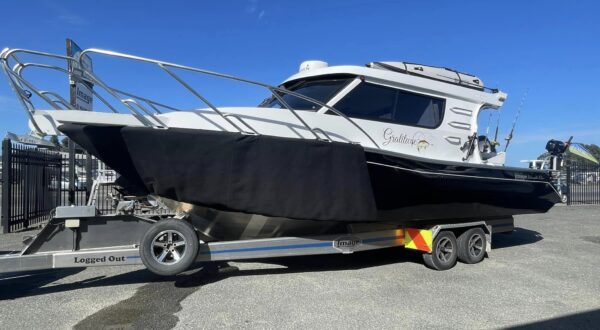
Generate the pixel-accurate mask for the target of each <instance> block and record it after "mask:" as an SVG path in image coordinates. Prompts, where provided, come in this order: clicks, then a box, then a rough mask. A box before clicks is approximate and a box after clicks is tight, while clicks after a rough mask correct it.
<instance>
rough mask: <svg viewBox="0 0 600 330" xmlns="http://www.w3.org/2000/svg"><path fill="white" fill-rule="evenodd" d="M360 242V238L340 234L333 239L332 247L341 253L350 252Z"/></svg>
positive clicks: (354, 249)
mask: <svg viewBox="0 0 600 330" xmlns="http://www.w3.org/2000/svg"><path fill="white" fill-rule="evenodd" d="M361 244H362V240H361V239H360V238H358V237H355V236H342V237H339V238H336V239H335V240H334V241H333V247H334V248H335V249H336V250H339V251H341V252H342V253H352V252H354V251H356V248H358V247H359V246H360V245H361Z"/></svg>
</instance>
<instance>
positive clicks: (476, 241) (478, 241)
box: [469, 234, 483, 257]
mask: <svg viewBox="0 0 600 330" xmlns="http://www.w3.org/2000/svg"><path fill="white" fill-rule="evenodd" d="M482 252H483V237H481V235H479V234H475V235H473V236H471V238H470V239H469V254H470V255H471V256H472V257H479V256H480V255H481V253H482Z"/></svg>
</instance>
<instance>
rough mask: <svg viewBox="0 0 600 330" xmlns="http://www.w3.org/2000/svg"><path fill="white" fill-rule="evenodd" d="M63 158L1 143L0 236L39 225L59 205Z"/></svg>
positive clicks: (4, 142) (22, 146)
mask: <svg viewBox="0 0 600 330" xmlns="http://www.w3.org/2000/svg"><path fill="white" fill-rule="evenodd" d="M61 167H62V157H61V156H60V154H58V153H55V152H51V151H48V150H43V149H36V148H34V147H30V146H25V145H22V144H18V143H13V142H11V141H10V140H3V141H2V189H1V191H2V205H1V208H2V217H1V221H0V227H1V229H0V230H1V231H2V233H8V232H14V231H18V230H22V229H26V228H28V227H32V226H36V225H39V224H41V223H43V222H45V221H47V220H48V219H49V218H50V211H51V210H52V209H54V208H55V207H56V206H58V205H60V204H61V202H62V197H63V196H62V190H61V183H62V182H63V176H62V169H61Z"/></svg>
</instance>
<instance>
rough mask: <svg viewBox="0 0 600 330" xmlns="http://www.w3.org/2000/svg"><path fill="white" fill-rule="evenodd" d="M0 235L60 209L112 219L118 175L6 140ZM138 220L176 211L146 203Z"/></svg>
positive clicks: (90, 160)
mask: <svg viewBox="0 0 600 330" xmlns="http://www.w3.org/2000/svg"><path fill="white" fill-rule="evenodd" d="M1 164H2V167H1V169H2V175H0V177H1V178H2V182H1V188H0V191H1V194H2V195H1V198H0V201H1V204H0V209H1V213H0V215H1V220H0V233H10V232H15V231H20V230H24V229H28V228H31V227H36V226H39V225H41V224H43V223H45V222H46V221H47V220H49V219H50V216H51V215H50V214H51V211H52V210H53V209H54V208H56V207H57V206H62V205H88V204H90V205H95V206H96V208H97V209H98V211H99V212H100V213H102V214H114V213H115V212H116V205H117V202H118V201H119V199H120V198H121V197H123V196H119V194H120V192H119V189H118V188H119V187H118V186H117V185H116V184H115V183H114V181H115V179H116V176H117V174H116V172H114V171H112V170H111V169H110V168H108V167H106V165H104V164H103V163H102V162H100V161H99V160H98V159H96V158H95V157H92V156H90V155H88V154H86V153H84V152H83V151H82V150H79V149H76V152H73V153H69V152H61V151H52V150H48V149H42V148H37V147H33V146H28V145H24V144H21V143H17V142H13V141H11V140H8V139H5V140H3V141H2V163H1ZM134 213H135V214H137V215H140V216H155V215H169V214H171V213H172V212H171V211H170V210H169V209H167V208H166V207H163V206H157V204H156V203H154V204H152V203H150V202H148V201H147V200H145V199H143V198H142V199H140V200H139V201H138V202H137V203H136V208H135V211H134Z"/></svg>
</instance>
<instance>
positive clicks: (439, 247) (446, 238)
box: [423, 231, 458, 270]
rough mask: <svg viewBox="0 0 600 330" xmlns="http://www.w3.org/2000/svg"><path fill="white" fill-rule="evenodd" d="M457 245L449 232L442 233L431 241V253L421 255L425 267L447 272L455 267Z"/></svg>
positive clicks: (452, 234) (454, 237)
mask: <svg viewBox="0 0 600 330" xmlns="http://www.w3.org/2000/svg"><path fill="white" fill-rule="evenodd" d="M457 250H458V245H457V243H456V236H454V233H453V232H451V231H442V232H440V233H439V234H438V235H437V236H436V238H435V239H434V240H433V246H432V247H431V253H424V254H423V261H424V262H425V265H426V266H427V267H429V268H431V269H435V270H448V269H450V268H452V267H454V265H456V258H457V256H458V253H457Z"/></svg>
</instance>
